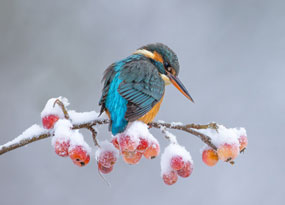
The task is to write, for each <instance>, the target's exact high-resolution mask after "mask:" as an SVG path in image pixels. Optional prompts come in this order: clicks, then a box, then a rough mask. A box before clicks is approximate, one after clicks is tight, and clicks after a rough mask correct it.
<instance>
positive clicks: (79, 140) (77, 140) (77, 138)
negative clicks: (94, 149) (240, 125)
mask: <svg viewBox="0 0 285 205" xmlns="http://www.w3.org/2000/svg"><path fill="white" fill-rule="evenodd" d="M75 146H82V147H83V148H84V149H85V150H86V151H87V153H88V154H90V153H91V147H90V146H89V145H88V144H87V143H86V142H85V140H84V137H83V135H82V134H81V133H80V132H79V130H75V131H72V135H71V136H70V147H69V150H71V149H73V148H74V147H75Z"/></svg>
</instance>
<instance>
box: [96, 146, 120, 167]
mask: <svg viewBox="0 0 285 205" xmlns="http://www.w3.org/2000/svg"><path fill="white" fill-rule="evenodd" d="M116 161H117V157H116V155H115V153H114V152H112V151H108V150H105V151H101V152H100V155H99V157H98V163H100V164H101V165H102V166H103V167H106V168H110V167H112V166H113V165H114V164H115V162H116Z"/></svg>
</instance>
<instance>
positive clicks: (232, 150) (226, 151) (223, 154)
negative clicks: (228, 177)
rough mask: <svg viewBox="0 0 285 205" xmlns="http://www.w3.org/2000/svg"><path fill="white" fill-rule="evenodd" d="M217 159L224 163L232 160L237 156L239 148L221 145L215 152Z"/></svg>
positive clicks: (232, 145) (235, 145)
mask: <svg viewBox="0 0 285 205" xmlns="http://www.w3.org/2000/svg"><path fill="white" fill-rule="evenodd" d="M217 153H218V156H219V159H220V160H222V161H225V162H228V161H232V160H234V159H235V158H236V157H237V156H238V154H239V146H238V145H237V144H228V143H225V144H222V145H220V146H219V147H218V150H217Z"/></svg>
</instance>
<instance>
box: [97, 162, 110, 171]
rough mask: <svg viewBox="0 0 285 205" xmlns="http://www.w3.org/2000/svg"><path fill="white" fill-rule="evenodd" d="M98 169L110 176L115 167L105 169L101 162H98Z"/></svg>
mask: <svg viewBox="0 0 285 205" xmlns="http://www.w3.org/2000/svg"><path fill="white" fill-rule="evenodd" d="M98 169H99V171H100V172H101V173H103V174H108V173H110V172H111V171H112V170H113V166H111V167H104V166H103V165H102V164H101V163H100V162H98Z"/></svg>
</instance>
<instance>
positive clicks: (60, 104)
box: [53, 99, 69, 120]
mask: <svg viewBox="0 0 285 205" xmlns="http://www.w3.org/2000/svg"><path fill="white" fill-rule="evenodd" d="M55 104H58V105H59V107H60V108H61V110H62V112H63V114H64V118H65V119H67V120H69V114H68V112H67V110H66V108H65V106H64V104H63V103H62V102H61V101H60V100H59V99H56V100H55V101H54V104H53V107H54V106H55Z"/></svg>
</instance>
